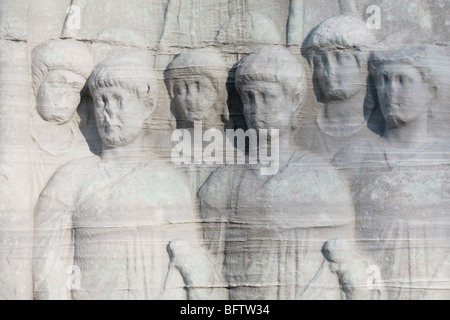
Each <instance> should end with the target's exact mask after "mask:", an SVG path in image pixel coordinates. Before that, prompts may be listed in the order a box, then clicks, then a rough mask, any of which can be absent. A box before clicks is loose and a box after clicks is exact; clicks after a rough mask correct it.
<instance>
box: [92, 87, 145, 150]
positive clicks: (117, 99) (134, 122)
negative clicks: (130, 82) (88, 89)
mask: <svg viewBox="0 0 450 320" xmlns="http://www.w3.org/2000/svg"><path fill="white" fill-rule="evenodd" d="M93 91H94V92H93V98H94V104H95V118H96V122H97V130H98V133H99V135H100V138H101V139H102V141H103V142H104V143H105V144H106V145H108V146H110V147H122V146H126V145H128V144H130V143H131V142H133V141H134V140H135V139H136V138H137V137H138V136H139V135H140V133H141V132H142V128H143V124H144V121H145V120H146V119H147V118H148V116H149V112H148V109H147V108H146V105H145V103H144V102H143V101H141V100H140V99H139V97H138V96H137V95H136V94H135V93H133V92H131V91H130V90H127V89H123V88H119V87H112V88H99V89H95V90H93Z"/></svg>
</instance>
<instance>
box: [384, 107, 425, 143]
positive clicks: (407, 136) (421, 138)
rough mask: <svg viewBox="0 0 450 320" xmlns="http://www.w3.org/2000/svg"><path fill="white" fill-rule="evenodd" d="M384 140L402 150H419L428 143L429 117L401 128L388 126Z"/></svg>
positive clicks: (423, 116)
mask: <svg viewBox="0 0 450 320" xmlns="http://www.w3.org/2000/svg"><path fill="white" fill-rule="evenodd" d="M384 138H385V139H386V141H388V142H389V144H392V145H394V146H398V147H401V148H402V149H414V148H419V147H421V146H423V145H424V144H426V143H427V142H428V115H427V114H426V113H425V114H423V115H422V116H421V117H420V118H419V119H417V120H416V121H414V122H413V123H410V124H408V125H405V126H403V127H400V128H393V127H390V126H387V128H386V132H385V134H384Z"/></svg>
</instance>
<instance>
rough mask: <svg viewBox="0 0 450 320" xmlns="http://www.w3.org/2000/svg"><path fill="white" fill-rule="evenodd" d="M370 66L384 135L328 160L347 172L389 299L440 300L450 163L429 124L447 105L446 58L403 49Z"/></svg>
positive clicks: (446, 260)
mask: <svg viewBox="0 0 450 320" xmlns="http://www.w3.org/2000/svg"><path fill="white" fill-rule="evenodd" d="M369 65H370V71H371V74H372V76H373V77H374V79H376V91H375V92H376V97H375V98H376V99H373V101H378V102H379V103H378V104H377V105H375V106H373V108H380V109H381V111H382V113H383V116H384V119H385V121H386V132H385V133H384V136H383V138H380V139H379V141H378V142H377V143H372V144H370V145H367V146H366V147H365V148H362V147H359V148H353V149H354V150H344V151H342V152H341V153H339V154H338V155H337V156H336V158H335V160H334V163H335V164H336V165H338V166H339V167H340V168H341V172H345V171H349V172H352V173H351V174H348V176H349V177H351V179H350V180H351V181H352V183H351V186H352V191H353V195H354V202H355V207H356V218H357V219H356V222H357V232H358V239H360V240H361V243H363V244H364V246H367V247H364V250H365V253H366V254H368V255H370V256H371V258H372V259H373V260H374V261H375V264H376V265H378V266H380V268H381V274H382V275H383V278H384V279H385V288H386V290H387V298H389V299H443V298H444V299H445V298H448V297H449V295H450V285H449V283H448V276H449V272H448V271H449V270H450V249H449V247H448V240H449V234H450V220H449V215H448V206H447V205H446V201H448V199H450V187H449V186H450V171H449V169H450V167H449V164H450V161H449V160H450V158H449V155H448V147H447V146H445V145H443V144H442V142H441V141H439V140H438V139H436V138H435V137H433V135H431V134H430V129H431V128H430V127H429V126H428V123H429V116H430V114H431V113H434V114H435V116H436V117H439V115H438V114H436V111H439V109H438V107H440V106H441V105H442V104H445V103H446V101H447V99H446V98H445V95H446V90H447V88H448V75H447V74H446V73H447V72H448V70H447V69H446V68H443V66H445V65H448V56H446V55H445V54H443V52H441V49H439V48H438V47H435V46H423V45H422V46H412V47H403V48H401V49H391V50H385V51H379V52H375V53H374V54H373V55H372V57H371V61H370V63H369ZM355 155H357V157H355Z"/></svg>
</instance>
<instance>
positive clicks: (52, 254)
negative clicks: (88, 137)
mask: <svg viewBox="0 0 450 320" xmlns="http://www.w3.org/2000/svg"><path fill="white" fill-rule="evenodd" d="M89 88H90V91H91V94H92V96H93V99H94V102H95V115H96V121H97V128H98V133H99V135H100V137H101V139H102V141H103V151H102V153H101V157H100V158H96V157H94V158H87V159H84V160H78V161H74V162H72V163H69V164H67V165H66V166H64V167H62V168H61V169H60V170H58V171H57V173H56V174H55V175H54V176H53V178H52V180H51V181H50V183H49V184H48V185H47V187H46V188H45V190H44V191H43V193H42V194H41V196H40V198H39V202H38V204H37V206H36V212H35V215H36V216H35V230H36V233H35V237H36V238H35V243H36V247H35V254H34V269H33V270H34V272H33V274H34V292H35V297H36V298H38V299H47V298H51V299H67V298H69V299H70V298H74V299H98V298H100V297H103V298H109V299H167V298H170V299H180V298H181V299H183V298H184V299H185V298H189V299H201V298H204V299H205V298H214V297H217V298H220V297H221V296H220V292H219V293H215V292H216V291H220V289H214V288H210V287H209V286H210V285H211V284H212V283H218V280H219V279H218V277H217V276H216V273H215V270H214V266H213V264H212V263H211V262H210V260H209V258H208V257H207V256H206V253H205V252H204V251H203V250H202V248H201V247H198V245H199V243H201V239H200V237H201V234H200V233H199V232H198V230H197V226H196V225H195V222H196V220H197V218H196V217H195V216H194V214H193V209H192V200H191V196H190V193H189V189H188V188H187V186H186V185H185V184H184V182H183V179H182V177H181V176H180V175H179V174H178V173H177V172H176V171H175V170H174V169H172V168H170V167H168V166H166V165H165V164H164V163H163V162H158V161H156V160H152V156H151V154H149V152H148V151H147V152H146V150H145V149H144V147H143V146H142V137H143V129H144V128H143V124H144V121H145V120H146V119H148V118H149V117H150V116H151V115H152V114H153V112H154V110H155V108H156V99H155V98H156V97H157V93H158V86H157V82H156V78H155V77H154V75H153V72H152V70H151V68H150V67H149V66H148V65H147V64H146V63H144V62H141V61H139V60H138V59H136V58H134V57H131V58H130V57H126V56H120V57H113V58H110V59H108V60H106V61H104V62H102V63H101V64H99V65H98V66H97V67H96V69H95V70H94V72H93V74H92V75H91V78H90V80H89ZM153 159H154V157H153ZM67 183H69V184H70V185H71V186H72V187H71V188H70V189H67V188H64V185H66V184H67ZM72 233H73V235H74V236H73V237H72V236H71V234H72ZM94 243H95V245H93V244H94ZM99 253H100V254H99ZM72 265H74V266H78V267H79V268H80V271H81V273H82V275H83V282H82V286H81V287H80V288H72V289H71V288H67V287H66V282H67V281H66V278H67V277H66V269H67V268H68V267H70V266H72ZM199 271H200V272H199ZM150 275H151V276H150ZM216 280H217V281H216ZM188 285H190V286H191V287H189V288H188V287H187V286H188ZM98 288H108V290H101V291H99V290H98ZM185 290H186V292H185Z"/></svg>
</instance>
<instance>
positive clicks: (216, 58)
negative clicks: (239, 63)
mask: <svg viewBox="0 0 450 320" xmlns="http://www.w3.org/2000/svg"><path fill="white" fill-rule="evenodd" d="M164 76H165V82H166V86H167V89H168V91H169V94H170V97H171V99H172V105H171V109H172V113H173V114H174V116H175V118H176V120H177V123H178V128H183V129H187V130H188V131H189V133H190V135H191V137H192V138H194V135H202V137H203V134H204V132H205V131H207V130H210V129H215V130H218V131H219V132H220V133H221V136H222V137H225V128H226V127H227V125H228V121H229V112H228V106H227V97H228V93H227V88H226V84H227V78H228V68H227V67H226V65H225V62H224V61H223V57H222V55H221V54H220V52H218V51H217V50H215V49H211V48H206V49H192V50H188V51H185V52H183V53H181V54H179V55H177V56H176V57H175V58H174V60H173V61H172V62H171V63H170V64H169V66H168V67H167V69H166V72H165V74H164ZM194 124H195V125H196V126H200V125H201V128H202V131H201V132H195V129H194ZM223 143H224V149H226V146H225V144H226V143H228V144H229V143H230V142H229V141H228V140H227V139H225V140H224V141H223ZM191 145H192V146H194V143H192V144H191ZM200 147H202V148H201V150H192V153H191V154H192V155H194V153H195V152H202V150H203V145H202V146H200ZM229 150H234V147H232V148H229ZM223 156H224V162H225V157H226V154H225V153H224V154H223ZM192 162H193V161H192ZM216 168H217V165H205V164H202V165H190V166H189V167H188V168H186V172H187V174H188V177H189V181H190V183H191V187H192V191H193V194H195V195H196V194H197V192H198V189H199V188H200V187H201V185H202V184H203V183H204V182H205V180H206V179H207V178H208V176H209V175H210V174H211V172H212V171H213V170H214V169H216Z"/></svg>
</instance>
